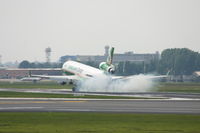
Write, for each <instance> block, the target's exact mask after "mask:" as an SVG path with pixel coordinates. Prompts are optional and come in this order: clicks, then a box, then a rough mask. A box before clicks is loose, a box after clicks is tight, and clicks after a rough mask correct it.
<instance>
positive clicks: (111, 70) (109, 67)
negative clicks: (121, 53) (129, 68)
mask: <svg viewBox="0 0 200 133" xmlns="http://www.w3.org/2000/svg"><path fill="white" fill-rule="evenodd" d="M99 69H100V70H103V71H105V72H107V73H111V74H113V73H114V72H115V67H114V65H112V64H111V65H109V64H107V63H106V62H102V63H101V64H100V65H99Z"/></svg>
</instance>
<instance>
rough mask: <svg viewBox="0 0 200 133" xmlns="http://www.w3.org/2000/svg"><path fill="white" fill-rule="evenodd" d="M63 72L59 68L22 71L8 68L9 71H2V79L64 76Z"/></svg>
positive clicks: (0, 74) (0, 75) (0, 72)
mask: <svg viewBox="0 0 200 133" xmlns="http://www.w3.org/2000/svg"><path fill="white" fill-rule="evenodd" d="M62 73H63V72H62V70H61V69H60V68H59V69H58V68H52V69H51V68H50V69H46V68H45V69H44V68H36V69H34V68H30V69H29V68H28V69H20V68H12V69H10V68H8V69H0V79H21V78H23V77H28V76H29V75H30V74H32V75H62Z"/></svg>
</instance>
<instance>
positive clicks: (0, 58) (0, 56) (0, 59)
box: [0, 55, 2, 64]
mask: <svg viewBox="0 0 200 133" xmlns="http://www.w3.org/2000/svg"><path fill="white" fill-rule="evenodd" d="M1 63H2V55H0V64H1Z"/></svg>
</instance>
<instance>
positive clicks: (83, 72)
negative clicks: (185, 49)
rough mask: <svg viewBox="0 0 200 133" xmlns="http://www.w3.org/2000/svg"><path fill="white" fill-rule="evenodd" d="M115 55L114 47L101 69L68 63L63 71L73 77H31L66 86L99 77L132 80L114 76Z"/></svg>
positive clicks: (154, 77)
mask: <svg viewBox="0 0 200 133" xmlns="http://www.w3.org/2000/svg"><path fill="white" fill-rule="evenodd" d="M113 55H114V47H112V48H111V49H110V51H109V54H108V57H107V61H106V62H101V63H100V64H99V69H98V68H94V67H92V66H89V65H86V64H83V63H80V62H76V61H72V60H69V61H66V62H65V63H64V64H63V66H62V70H63V72H64V73H66V74H69V73H70V74H73V75H61V76H50V75H31V77H38V78H41V79H43V78H44V79H49V80H53V81H57V82H58V83H60V84H62V85H64V84H73V85H75V86H76V85H77V84H78V81H80V80H86V79H90V78H95V77H98V76H101V75H103V76H110V78H111V79H112V80H128V79H131V77H133V76H134V75H131V76H114V75H113V74H114V72H115V66H114V65H113V64H112V62H113ZM165 77H167V75H160V76H151V77H150V78H152V79H157V78H165ZM73 91H76V88H75V87H74V88H73Z"/></svg>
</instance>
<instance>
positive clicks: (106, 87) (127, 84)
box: [77, 75, 154, 92]
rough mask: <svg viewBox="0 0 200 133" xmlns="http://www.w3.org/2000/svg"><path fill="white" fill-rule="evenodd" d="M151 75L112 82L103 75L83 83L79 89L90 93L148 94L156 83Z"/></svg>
mask: <svg viewBox="0 0 200 133" xmlns="http://www.w3.org/2000/svg"><path fill="white" fill-rule="evenodd" d="M150 77H152V76H151V75H135V76H132V77H131V78H130V79H124V80H123V79H117V80H112V79H111V77H110V76H107V75H101V76H97V77H95V78H91V79H87V80H84V81H81V83H80V84H79V86H77V89H78V90H79V91H90V92H146V91H150V90H151V89H152V88H153V86H154V82H153V80H151V78H150Z"/></svg>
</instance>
